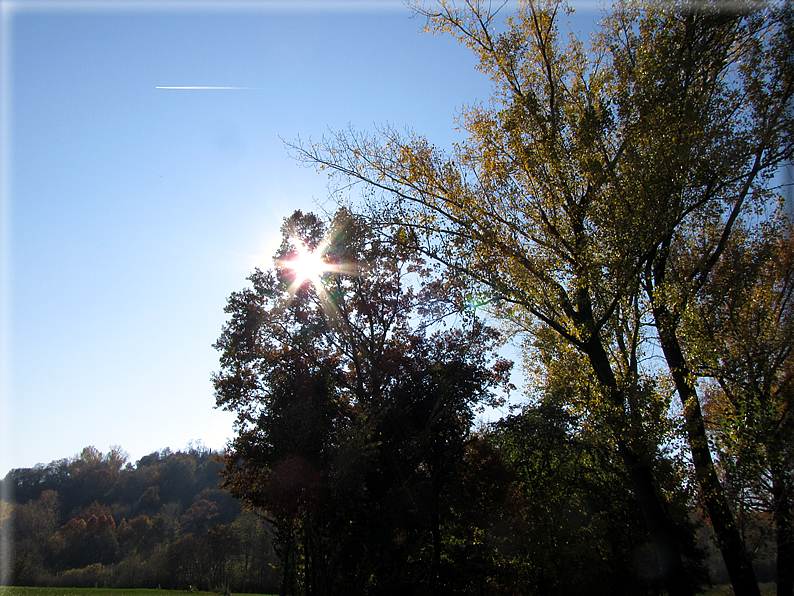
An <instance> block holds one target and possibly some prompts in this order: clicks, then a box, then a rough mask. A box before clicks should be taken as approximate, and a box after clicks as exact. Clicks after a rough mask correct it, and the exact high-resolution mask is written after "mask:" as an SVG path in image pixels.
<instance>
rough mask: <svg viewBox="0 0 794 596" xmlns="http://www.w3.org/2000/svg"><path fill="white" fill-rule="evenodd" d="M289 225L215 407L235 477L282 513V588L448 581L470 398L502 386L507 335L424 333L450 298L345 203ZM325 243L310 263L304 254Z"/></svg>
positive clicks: (238, 300) (245, 319)
mask: <svg viewBox="0 0 794 596" xmlns="http://www.w3.org/2000/svg"><path fill="white" fill-rule="evenodd" d="M282 231H283V235H284V240H283V243H282V246H281V248H280V250H279V252H278V253H277V255H276V257H275V259H274V261H275V264H276V270H275V272H272V271H271V272H262V271H259V270H257V271H256V272H255V273H254V274H253V275H252V276H251V277H250V278H249V279H250V280H251V282H252V285H253V288H251V289H245V290H243V291H241V292H235V293H234V294H232V296H231V297H230V298H229V302H228V305H227V308H226V312H227V313H228V314H229V315H230V319H229V322H228V323H227V325H226V326H225V327H224V330H223V334H222V336H221V338H220V339H219V340H218V342H217V343H216V348H218V349H219V350H220V351H221V371H220V372H219V373H218V374H216V375H215V376H214V382H215V387H216V396H217V403H218V406H220V407H224V408H226V409H229V410H231V411H233V412H236V413H237V422H236V430H237V436H236V437H235V438H234V439H233V440H232V442H231V443H230V445H229V449H228V452H227V454H226V457H225V459H224V461H225V463H226V470H225V472H224V475H225V478H226V480H225V486H226V487H227V488H228V489H230V490H231V491H232V494H234V495H236V496H238V497H241V498H242V499H243V500H244V501H245V502H246V503H247V504H248V505H250V506H253V507H255V508H258V509H260V510H263V511H264V512H266V514H267V515H268V517H269V519H270V521H271V522H272V523H273V525H274V528H275V540H276V542H275V546H276V551H277V554H278V555H279V559H280V561H281V565H282V585H281V591H282V593H295V592H303V593H307V594H320V593H326V592H329V593H343V592H344V593H350V594H361V593H387V592H388V590H391V589H393V586H395V585H397V584H396V582H403V583H405V582H406V581H409V582H410V584H408V585H411V586H412V589H413V590H414V591H416V590H426V589H433V588H435V589H437V590H441V589H442V588H443V586H441V585H440V582H441V580H440V579H439V578H440V567H441V562H442V552H441V551H442V543H443V538H442V535H441V534H442V526H443V520H444V515H445V507H446V500H445V499H446V492H445V487H446V486H447V484H448V483H449V481H450V477H451V476H452V475H454V474H455V472H456V469H457V466H458V463H459V460H460V459H462V458H463V444H464V443H465V440H466V438H467V436H468V433H469V429H470V426H471V423H472V419H473V412H472V408H473V407H474V405H475V404H477V403H482V402H486V401H490V400H493V399H494V397H493V395H492V390H493V389H494V388H495V387H497V386H498V385H499V384H505V383H507V378H508V373H509V368H510V367H509V365H508V363H506V362H504V361H502V360H498V359H497V360H495V362H494V363H493V364H492V365H489V362H490V361H491V360H492V357H491V354H492V352H493V349H494V348H495V346H496V345H498V339H499V337H498V334H496V333H495V332H494V331H493V330H489V329H487V328H485V327H484V326H483V325H481V324H480V323H478V322H475V324H474V325H473V326H472V327H471V328H469V327H468V326H467V327H466V329H462V328H457V329H451V330H448V331H446V332H444V331H438V332H436V333H433V334H430V333H428V332H427V330H426V328H427V325H426V323H423V322H422V315H423V314H427V315H430V316H433V315H435V314H436V313H437V312H438V310H439V309H440V308H442V306H443V300H442V299H441V298H439V296H438V295H437V294H436V292H435V290H436V288H435V287H422V286H418V285H417V284H416V283H414V281H415V279H416V278H417V276H416V274H417V272H419V271H420V270H421V268H422V267H423V264H422V262H421V260H419V259H417V258H416V256H415V255H414V254H413V253H412V252H411V251H407V250H404V249H402V248H401V247H398V246H394V245H391V244H389V243H385V242H381V241H380V240H378V239H377V238H376V237H375V236H374V235H373V234H372V233H371V231H370V230H369V228H368V227H367V226H366V225H365V224H364V222H363V220H362V218H360V217H356V216H354V215H353V214H352V213H350V212H349V211H347V210H344V209H343V210H340V211H339V212H337V214H335V216H334V218H333V220H332V221H331V222H330V225H329V226H328V227H326V226H325V224H324V223H323V222H322V221H320V220H319V219H318V218H316V217H315V216H313V215H311V214H308V215H304V214H303V213H301V212H296V213H295V214H294V215H293V216H292V217H291V218H288V219H287V220H286V221H285V225H284V226H283V229H282ZM317 253H319V254H320V255H322V259H321V261H322V263H321V264H317V263H315V265H314V273H313V274H310V275H307V274H306V273H305V270H304V269H303V266H302V264H301V263H300V262H296V258H297V257H298V256H299V255H312V254H315V255H316V254H317ZM314 258H316V257H314ZM299 570H300V573H299ZM416 593H419V592H416Z"/></svg>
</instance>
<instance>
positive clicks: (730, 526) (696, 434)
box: [653, 306, 760, 596]
mask: <svg viewBox="0 0 794 596" xmlns="http://www.w3.org/2000/svg"><path fill="white" fill-rule="evenodd" d="M653 314H654V318H655V320H656V326H657V329H658V331H659V339H660V341H661V344H662V352H663V353H664V356H665V359H666V360H667V366H668V367H669V369H670V373H671V374H672V375H673V381H674V382H675V387H676V391H677V392H678V396H679V398H680V399H681V406H682V408H683V411H684V426H685V429H686V434H687V439H688V441H689V448H690V450H691V452H692V463H693V465H694V466H695V475H696V476H697V480H698V485H699V487H700V496H701V498H702V499H703V503H704V505H705V507H706V511H707V512H708V515H709V519H710V520H711V525H712V527H713V528H714V534H715V535H716V538H717V546H718V548H719V549H720V552H721V553H722V559H723V561H725V566H726V567H727V569H728V576H729V577H730V579H731V584H732V586H733V592H734V594H736V596H760V591H759V588H758V582H757V581H756V578H755V571H753V566H752V563H751V561H750V556H749V555H748V553H747V549H746V548H745V545H744V541H743V540H742V537H741V534H740V533H739V528H738V526H737V525H736V520H735V519H734V516H733V512H732V511H731V509H730V507H729V506H728V500H727V498H726V497H725V491H724V490H723V487H722V484H721V483H720V480H719V478H718V477H717V469H716V466H715V465H714V460H713V459H712V457H711V451H710V450H709V445H708V438H707V436H706V427H705V425H704V424H703V412H702V411H701V409H700V400H699V399H698V395H697V391H696V390H695V387H694V385H693V383H692V374H691V370H690V369H689V366H688V364H687V361H686V357H685V356H684V352H683V350H682V349H681V344H680V342H679V341H678V337H677V335H676V334H675V330H674V324H673V321H672V319H673V317H672V315H671V313H669V312H668V311H667V309H666V308H665V307H661V306H654V309H653Z"/></svg>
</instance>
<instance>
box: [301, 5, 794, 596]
mask: <svg viewBox="0 0 794 596" xmlns="http://www.w3.org/2000/svg"><path fill="white" fill-rule="evenodd" d="M465 4H466V6H465V8H462V9H458V8H456V7H455V6H454V5H453V4H452V3H449V2H445V1H441V2H439V3H438V5H437V6H438V7H437V8H436V9H428V10H420V11H419V12H420V13H421V14H424V15H426V16H427V17H428V19H429V27H430V28H432V29H434V30H436V31H445V32H449V33H452V34H453V35H455V36H456V37H457V38H458V39H460V40H461V41H463V42H464V43H466V44H467V45H468V46H469V47H470V48H471V49H472V50H473V51H474V52H475V53H476V54H477V55H478V57H479V59H480V66H479V68H480V69H481V70H482V71H484V72H486V73H487V74H489V75H490V76H491V78H492V80H493V82H494V88H495V96H494V100H493V102H492V103H491V105H490V106H485V107H476V108H468V109H467V110H466V111H465V112H464V113H463V125H464V127H465V128H466V130H468V132H469V133H470V136H469V138H468V140H467V141H466V142H465V143H463V144H461V145H459V146H456V147H455V148H454V149H453V151H452V153H451V155H449V156H447V155H446V154H445V153H444V152H442V151H440V150H439V149H437V148H436V147H434V146H433V145H432V144H431V143H430V142H428V141H427V140H425V139H424V138H422V137H420V136H417V135H411V134H409V135H407V136H403V135H400V134H399V133H397V132H396V131H394V130H390V129H384V130H381V131H380V132H379V134H378V135H376V136H374V137H371V136H367V135H361V134H357V133H355V132H354V131H349V132H341V133H338V134H337V135H335V136H333V137H331V138H330V139H325V140H324V141H323V142H321V143H320V144H318V145H315V146H310V147H306V146H296V147H294V149H295V150H296V151H297V153H298V156H299V157H300V158H302V159H304V160H306V161H309V162H311V163H315V164H317V165H319V166H320V167H321V168H330V169H331V171H332V172H335V173H337V174H340V175H341V176H343V177H346V178H348V179H352V180H360V181H363V182H365V183H367V184H369V185H370V186H371V187H372V188H373V189H375V190H380V191H383V194H381V195H378V194H375V195H374V198H373V199H372V201H371V203H370V204H371V205H372V207H373V211H374V217H375V219H376V221H378V222H379V223H380V224H382V225H384V226H385V227H387V228H388V227H391V229H392V236H393V237H394V238H395V239H396V240H398V241H400V242H405V243H409V244H412V245H414V246H415V247H417V248H419V249H421V250H423V251H424V252H425V253H427V254H429V255H431V256H432V257H434V258H435V259H437V260H438V261H440V262H442V263H444V264H445V265H447V267H448V272H449V273H450V276H449V280H448V281H449V283H450V285H452V286H455V285H457V286H458V287H460V286H459V284H456V283H455V282H457V281H460V280H465V283H466V284H467V285H473V286H475V287H476V288H477V289H479V291H480V292H481V293H483V294H490V295H491V296H493V297H498V298H500V299H501V300H502V303H503V305H504V307H503V308H502V310H501V314H502V315H504V316H505V317H506V318H509V319H510V318H512V319H513V320H517V321H518V323H519V324H520V325H521V326H522V327H523V328H524V329H525V330H528V331H530V332H534V330H535V329H536V328H537V325H536V321H539V322H541V323H542V324H545V325H546V326H548V327H549V328H551V329H553V330H554V331H555V332H556V333H557V334H558V335H559V336H560V337H561V338H562V339H563V340H564V341H565V342H567V343H568V344H569V345H571V346H573V347H575V348H576V349H577V350H579V351H580V352H581V353H582V354H584V355H585V356H586V358H587V360H588V361H589V365H590V367H591V368H592V370H593V372H594V374H595V375H596V378H597V379H598V382H599V388H600V391H601V393H602V394H603V398H604V400H605V401H606V402H607V403H610V404H611V406H612V410H613V411H614V412H615V413H617V414H618V415H617V416H613V417H612V419H611V420H607V421H606V422H609V423H610V428H611V430H612V432H613V436H614V440H615V442H616V444H617V446H618V449H619V451H620V453H621V456H622V458H623V460H624V462H625V465H626V468H627V470H628V472H629V476H630V478H631V483H632V486H633V489H634V492H635V495H636V497H637V500H638V503H639V505H640V509H641V511H642V513H643V516H644V519H645V521H646V524H647V527H648V530H649V532H650V533H651V536H652V537H653V541H654V543H655V546H656V552H657V556H658V557H659V560H660V563H661V564H662V566H663V567H664V568H665V569H666V573H667V574H668V577H669V582H668V589H669V590H670V592H671V593H675V594H679V593H680V594H685V593H690V592H691V590H690V588H689V586H688V581H687V579H686V574H685V571H684V565H683V562H682V559H681V548H680V544H678V541H677V539H676V536H675V532H674V531H673V530H672V529H671V528H672V526H671V524H670V520H669V516H668V514H667V513H666V511H665V509H666V505H665V503H664V499H662V498H661V497H660V494H659V490H658V485H657V483H656V481H655V479H654V474H653V469H654V466H655V462H654V459H653V457H651V456H650V455H649V454H650V453H651V452H652V450H649V449H648V446H647V445H644V444H643V442H642V440H641V438H639V437H637V436H636V434H635V435H632V434H631V433H626V429H627V428H631V424H630V419H631V412H630V404H629V402H628V397H629V396H630V394H631V393H632V392H633V391H634V390H635V387H636V382H637V377H636V376H632V375H628V376H621V375H619V374H618V370H619V369H618V367H617V362H616V360H615V358H614V357H612V353H613V350H614V347H615V346H619V345H620V341H619V338H618V333H619V329H621V328H622V324H621V323H620V320H621V319H622V317H623V314H624V312H625V310H626V308H627V307H628V306H627V305H630V304H633V303H634V304H636V302H637V298H636V296H637V293H638V291H639V289H640V286H639V281H640V278H641V277H642V274H643V272H644V270H645V267H646V266H648V267H649V268H650V270H651V271H652V272H655V273H654V275H656V277H653V275H651V276H646V277H645V279H644V281H645V282H646V286H645V288H646V289H648V290H649V299H650V300H651V301H652V305H653V308H654V310H653V313H654V315H655V318H656V324H657V326H658V329H659V333H660V335H661V336H662V343H663V347H664V349H665V355H666V356H668V361H669V363H670V366H671V370H672V372H673V376H674V377H675V378H676V387H677V389H678V391H679V396H680V398H681V399H682V400H683V402H684V404H685V408H684V410H685V419H686V428H687V431H688V436H689V439H690V445H691V449H692V451H693V459H694V461H695V466H696V469H697V472H698V478H699V479H700V481H701V488H702V492H703V493H704V495H706V496H707V498H706V499H705V500H706V504H707V506H708V510H709V514H710V517H711V521H712V523H713V524H714V525H715V528H716V529H717V535H718V537H719V538H718V544H719V546H720V548H721V551H722V553H723V556H724V558H725V561H726V564H727V565H728V567H729V569H730V570H731V579H732V582H733V585H734V589H735V590H736V593H737V594H758V587H757V584H756V582H755V581H754V577H753V571H752V567H751V566H750V564H749V558H748V556H747V553H746V550H745V549H744V545H743V544H742V542H741V539H740V536H739V534H738V532H737V529H736V527H735V523H734V522H733V520H732V516H731V513H730V510H729V509H727V508H725V507H724V506H723V504H724V499H721V497H720V496H719V495H720V491H721V488H720V486H719V483H718V482H716V481H715V479H716V476H715V475H714V474H713V471H714V467H713V462H711V463H710V457H707V447H706V446H705V443H703V441H702V439H703V438H704V436H705V435H704V433H702V432H701V429H700V426H699V425H698V422H697V418H698V416H699V414H698V409H697V407H695V406H694V405H693V404H696V403H697V399H696V394H695V393H694V392H693V391H690V390H689V389H691V387H689V386H688V385H687V384H686V382H684V383H681V382H679V381H680V380H681V379H684V380H686V379H687V377H686V374H685V372H686V368H682V367H681V366H679V364H680V363H678V362H675V361H674V359H672V358H670V357H669V355H670V354H672V353H673V352H672V351H673V350H674V349H675V342H673V341H672V340H671V341H668V339H669V338H674V337H676V323H675V320H676V316H677V315H676V310H677V307H675V306H674V303H673V302H670V301H667V300H666V299H662V296H663V292H664V290H663V289H662V287H664V288H667V287H668V285H667V284H668V277H666V273H665V272H666V271H667V265H668V263H669V259H666V257H665V255H666V254H667V252H666V249H667V248H669V246H670V244H671V241H672V239H673V238H674V237H677V235H678V234H679V233H680V232H681V231H682V230H685V229H688V230H693V229H707V228H708V227H709V226H710V227H711V228H712V229H713V231H712V233H711V234H710V235H709V238H714V239H715V240H716V242H715V243H712V244H710V245H709V246H708V247H706V249H705V250H703V251H702V252H701V253H698V254H699V255H702V256H701V257H699V258H700V259H701V260H700V261H699V262H700V264H701V266H700V267H699V268H698V269H697V271H696V272H697V275H696V276H695V277H698V276H700V275H701V274H702V273H704V272H706V271H707V270H708V268H709V266H710V265H712V264H713V261H714V260H715V259H716V258H718V257H719V254H720V252H721V247H722V246H723V245H724V238H726V237H728V236H730V232H731V226H732V223H733V221H735V219H736V217H737V216H738V214H739V213H740V212H741V211H742V210H743V209H744V208H746V207H747V205H748V203H749V202H750V199H751V198H752V197H753V196H758V193H757V192H756V191H757V190H758V189H759V188H760V187H761V186H763V181H764V175H765V174H766V173H768V172H770V171H772V170H773V169H774V168H775V167H776V166H777V165H778V164H780V163H782V162H783V161H784V160H785V159H787V158H788V159H790V158H791V152H792V146H791V140H790V138H787V137H785V136H784V135H785V133H786V131H790V130H791V128H792V122H791V111H790V110H789V109H788V108H789V107H790V103H791V97H792V92H793V87H792V82H791V81H792V60H791V47H792V43H791V42H792V24H791V23H792V17H791V12H792V11H791V6H790V3H783V4H781V5H769V6H764V5H759V4H757V3H750V2H748V3H746V4H745V3H742V2H739V3H736V2H730V3H728V2H725V3H721V2H711V3H696V4H689V3H686V2H681V3H674V4H670V5H657V4H651V5H646V6H637V5H635V4H618V5H617V6H616V7H615V8H614V9H613V11H612V12H611V14H610V15H609V16H608V18H606V19H605V21H604V22H603V23H602V26H601V28H600V29H599V31H598V34H597V35H596V36H595V38H594V41H593V43H592V46H591V47H590V48H589V49H586V48H585V46H584V45H583V44H582V43H581V42H580V41H578V40H577V39H573V38H572V39H571V40H570V42H569V43H568V44H567V45H566V44H565V43H564V41H563V40H562V39H561V36H560V33H559V30H558V27H559V21H560V15H561V14H562V13H563V12H564V11H565V6H564V5H562V4H561V3H557V2H528V3H526V4H523V5H521V6H520V7H519V8H518V9H517V11H516V12H515V14H514V15H512V16H510V17H508V20H507V26H506V27H505V28H502V29H501V30H500V28H499V27H498V26H497V24H496V22H495V18H496V12H493V11H491V10H490V6H491V5H490V4H489V3H481V2H477V1H474V0H469V1H467V2H466V3H465ZM379 196H380V197H382V199H383V200H382V201H378V197H379ZM407 229H410V232H404V230H407ZM689 237H693V238H694V236H689ZM656 288H659V289H658V290H657V289H656ZM687 291H688V292H691V289H690V290H687ZM669 295H675V293H674V290H672V289H671V290H669V291H668V292H666V293H665V294H664V296H669ZM668 310H669V311H670V312H671V313H672V321H667V320H666V319H665V316H666V313H667V311H668ZM631 351H632V350H631V349H629V352H631ZM682 372H683V373H684V376H682V374H681V373H682ZM693 396H694V397H693ZM704 449H705V451H704ZM712 495H716V497H715V498H712V497H711V496H712Z"/></svg>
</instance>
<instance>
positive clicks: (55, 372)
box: [0, 0, 597, 474]
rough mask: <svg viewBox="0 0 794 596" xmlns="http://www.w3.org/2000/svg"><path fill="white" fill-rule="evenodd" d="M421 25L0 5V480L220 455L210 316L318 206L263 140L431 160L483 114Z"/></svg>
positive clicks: (99, 5) (351, 6)
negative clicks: (91, 461)
mask: <svg viewBox="0 0 794 596" xmlns="http://www.w3.org/2000/svg"><path fill="white" fill-rule="evenodd" d="M579 13H580V17H581V18H583V19H587V18H595V16H597V13H596V11H595V9H593V8H588V7H587V6H584V7H580V8H579ZM422 25H423V21H422V20H421V19H417V18H411V12H410V10H409V9H408V8H406V6H405V5H403V4H402V3H401V2H392V1H390V0H377V1H374V2H336V1H334V0H325V1H319V2H299V1H292V2H267V1H260V2H239V3H238V2H230V1H228V0H227V1H226V2H189V1H185V2H157V1H153V2H127V1H126V0H116V1H115V2H71V1H63V2H59V1H58V0H51V1H49V2H46V1H45V2H41V1H33V0H31V1H29V2H26V1H24V0H23V1H18V2H7V1H3V27H4V29H3V34H4V39H3V59H4V73H3V75H4V79H3V87H4V89H3V93H4V100H5V101H4V109H5V110H6V112H5V117H4V123H3V124H4V126H5V130H4V132H3V160H4V161H3V182H2V184H3V191H4V192H3V205H2V207H3V217H4V221H3V228H2V229H3V250H4V256H3V261H2V265H3V282H4V291H3V296H2V298H3V303H4V306H3V326H4V333H3V352H4V355H3V357H2V372H3V381H2V401H1V402H0V416H2V426H0V434H2V440H1V441H2V442H1V443H0V450H1V453H0V474H4V473H5V471H7V470H8V469H10V468H13V467H30V466H33V465H35V464H36V463H37V462H42V463H47V462H49V461H51V460H53V459H57V458H61V457H68V456H71V455H74V454H76V453H78V452H79V451H80V450H81V449H82V448H83V447H84V446H86V445H95V446H96V447H97V448H98V449H100V450H101V451H103V452H105V451H107V450H108V449H109V447H110V446H111V445H120V446H121V447H122V448H123V449H125V450H126V451H128V452H129V453H130V456H131V460H132V461H135V460H137V459H139V458H140V457H141V456H143V455H145V454H147V453H149V452H151V451H153V450H156V449H160V448H164V447H171V448H172V449H179V448H184V447H185V446H186V445H187V443H188V441H191V440H194V441H195V440H202V441H203V442H204V443H205V444H206V445H208V446H209V447H212V448H214V449H220V448H222V447H223V445H224V444H225V442H226V439H227V438H228V437H229V436H231V433H232V424H231V423H232V416H231V415H230V414H228V413H225V412H222V411H219V410H216V409H214V408H213V405H214V397H213V393H212V386H211V383H210V375H211V373H212V372H213V371H215V370H216V369H217V367H218V361H217V353H216V352H215V350H213V349H212V347H211V344H212V343H213V342H214V341H215V340H216V339H217V337H218V336H219V334H220V331H221V327H222V325H223V323H224V320H225V315H224V313H223V307H224V304H225V301H226V298H227V297H228V295H229V294H230V293H231V292H232V291H235V290H238V289H240V288H242V287H243V286H244V285H245V284H246V282H245V277H246V276H247V275H248V274H249V273H250V272H251V271H252V270H253V268H254V267H256V266H259V267H269V266H270V265H271V262H270V256H272V253H273V252H274V249H275V245H276V244H277V243H278V228H279V226H280V224H281V220H282V218H283V217H285V216H287V215H289V214H290V213H291V212H292V211H293V210H294V209H296V208H302V209H304V210H317V209H318V208H317V205H316V202H320V203H324V202H325V200H326V196H327V190H326V181H327V180H326V177H325V176H324V175H322V174H318V173H316V172H315V171H314V170H312V169H307V168H303V167H300V166H299V165H298V164H297V162H295V161H294V160H293V159H292V158H291V157H290V156H289V154H288V151H287V150H286V149H285V148H284V145H283V143H282V140H281V139H282V138H286V139H287V140H290V141H291V140H295V139H296V138H298V137H300V138H302V139H305V140H308V139H311V138H314V139H319V138H320V137H321V136H322V135H323V133H325V132H327V131H328V130H329V129H332V130H338V129H341V128H344V127H347V126H348V125H349V124H352V125H354V126H355V127H356V128H359V129H361V130H372V129H373V128H374V127H375V126H377V125H379V124H385V123H389V124H391V125H394V126H397V127H402V126H404V125H409V126H411V128H413V129H414V130H415V131H416V132H419V133H422V134H425V135H427V136H428V137H429V138H430V139H431V140H432V141H433V142H434V143H435V144H436V145H438V146H441V147H444V146H449V144H451V143H452V142H453V141H455V140H457V139H459V138H460V136H459V134H460V133H457V132H456V131H455V114H456V113H457V111H458V110H459V109H460V108H461V107H462V106H463V105H466V104H471V103H475V102H479V101H486V100H487V99H488V97H489V94H490V84H489V81H488V80H487V78H486V77H485V76H484V75H482V74H480V73H478V72H476V71H475V70H474V58H473V56H472V54H471V53H470V52H469V51H468V50H467V49H466V48H465V47H464V46H463V45H461V44H459V43H458V42H456V41H455V40H454V39H452V38H451V37H448V36H433V35H429V34H420V33H419V30H420V29H421V26H422ZM161 86H230V87H248V88H249V89H227V90H170V89H157V87H161ZM329 208H330V206H329Z"/></svg>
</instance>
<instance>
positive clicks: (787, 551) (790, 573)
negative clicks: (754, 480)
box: [770, 456, 794, 596]
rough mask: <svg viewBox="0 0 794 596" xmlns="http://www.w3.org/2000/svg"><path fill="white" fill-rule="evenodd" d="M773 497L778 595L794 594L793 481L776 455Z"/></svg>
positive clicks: (772, 462) (772, 470) (773, 474)
mask: <svg viewBox="0 0 794 596" xmlns="http://www.w3.org/2000/svg"><path fill="white" fill-rule="evenodd" d="M770 459H771V460H772V461H771V465H770V469H771V473H772V499H773V503H774V506H775V534H776V538H777V596H792V595H794V528H792V525H791V521H792V520H791V488H792V486H791V482H790V480H789V479H788V478H787V474H786V471H785V468H784V467H783V466H781V465H780V464H781V462H780V459H779V458H778V457H776V456H773V457H771V458H770Z"/></svg>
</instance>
